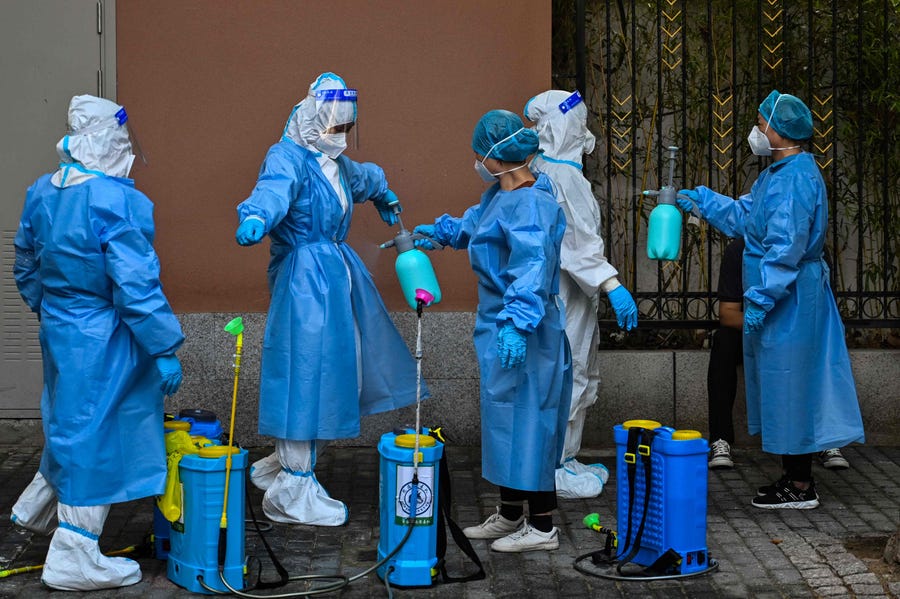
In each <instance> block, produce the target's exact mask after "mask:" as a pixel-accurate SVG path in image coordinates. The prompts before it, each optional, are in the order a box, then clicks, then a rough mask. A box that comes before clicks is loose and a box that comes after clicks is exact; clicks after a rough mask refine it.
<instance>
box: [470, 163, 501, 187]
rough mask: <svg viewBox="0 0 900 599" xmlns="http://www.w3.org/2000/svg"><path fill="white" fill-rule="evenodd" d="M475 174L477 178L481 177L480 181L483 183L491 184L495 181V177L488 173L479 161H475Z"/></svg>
mask: <svg viewBox="0 0 900 599" xmlns="http://www.w3.org/2000/svg"><path fill="white" fill-rule="evenodd" d="M475 172H476V173H478V176H479V177H481V180H482V181H484V182H485V183H493V182H494V181H496V180H497V179H496V177H494V173H492V172H491V171H489V170H488V168H487V167H486V166H484V163H483V162H481V161H480V160H476V161H475Z"/></svg>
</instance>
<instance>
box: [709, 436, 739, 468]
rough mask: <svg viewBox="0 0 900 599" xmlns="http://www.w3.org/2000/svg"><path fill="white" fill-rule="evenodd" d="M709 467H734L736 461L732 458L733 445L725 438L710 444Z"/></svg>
mask: <svg viewBox="0 0 900 599" xmlns="http://www.w3.org/2000/svg"><path fill="white" fill-rule="evenodd" d="M709 467H710V468H734V462H733V461H732V460H731V445H729V444H728V441H726V440H725V439H719V440H717V441H713V443H712V445H710V446H709Z"/></svg>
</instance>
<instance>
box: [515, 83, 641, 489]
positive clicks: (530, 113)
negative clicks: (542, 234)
mask: <svg viewBox="0 0 900 599" xmlns="http://www.w3.org/2000/svg"><path fill="white" fill-rule="evenodd" d="M524 114H525V118H527V119H528V120H530V121H533V122H534V123H536V126H535V130H536V131H537V133H538V135H539V137H540V143H541V147H540V153H539V154H538V155H537V156H535V158H534V160H533V161H532V163H531V170H532V171H534V172H535V173H536V174H537V173H544V174H546V175H547V176H549V177H550V179H552V180H553V183H554V185H555V187H556V200H557V202H558V203H559V205H560V206H561V207H562V209H563V211H564V212H565V215H566V232H565V236H564V237H563V241H562V253H561V256H560V261H561V267H562V272H561V274H560V280H559V294H560V297H561V298H562V300H563V303H564V304H565V307H566V336H567V337H568V338H569V344H570V345H571V347H572V371H573V384H572V401H571V404H570V408H569V422H568V426H567V429H566V438H565V445H564V448H563V454H562V456H560V466H559V468H558V469H557V470H556V492H557V495H559V496H560V497H562V498H566V499H573V498H587V497H596V496H597V495H599V494H600V492H601V491H602V490H603V485H604V484H605V483H606V481H607V479H608V478H609V471H608V470H607V469H606V467H605V466H603V465H602V464H592V465H585V464H582V463H580V462H579V461H578V460H576V459H575V456H576V455H577V454H578V452H579V450H580V449H581V435H582V430H583V429H584V421H585V416H586V414H587V409H588V408H589V407H590V406H591V405H593V404H594V402H595V401H596V400H597V389H598V385H599V383H600V375H599V364H598V342H599V336H600V330H599V327H598V326H597V310H598V308H599V301H600V299H599V298H600V292H601V291H603V292H605V293H610V292H612V291H614V290H615V289H617V288H619V287H620V286H621V284H620V283H619V280H618V279H617V278H616V277H617V275H618V271H617V270H616V269H615V268H614V267H613V266H612V265H611V264H610V263H609V261H608V260H607V259H606V256H605V254H604V243H603V237H602V236H601V234H600V207H599V206H598V205H597V200H596V199H595V198H594V194H593V192H592V191H591V184H590V182H589V181H588V180H587V179H586V178H585V177H584V175H583V174H582V155H583V154H590V153H591V152H592V151H593V149H594V135H593V134H592V133H591V132H590V131H589V130H588V128H587V108H586V107H585V104H584V102H582V101H581V97H580V95H578V94H577V93H575V94H572V93H571V92H565V91H558V90H551V91H547V92H544V93H542V94H539V95H537V96H535V97H534V98H532V99H531V100H529V101H528V103H527V104H526V105H525V110H524ZM624 291H625V290H624V288H622V291H620V292H619V293H622V292H624ZM626 293H627V292H626ZM622 295H625V294H624V293H622ZM627 295H628V299H629V300H630V294H627ZM630 301H631V307H632V308H633V311H634V312H633V316H632V318H633V319H634V321H635V322H636V315H637V309H636V307H634V305H633V304H634V302H633V300H630ZM617 315H618V316H620V323H621V320H622V319H621V315H619V313H618V310H617ZM629 328H630V327H629Z"/></svg>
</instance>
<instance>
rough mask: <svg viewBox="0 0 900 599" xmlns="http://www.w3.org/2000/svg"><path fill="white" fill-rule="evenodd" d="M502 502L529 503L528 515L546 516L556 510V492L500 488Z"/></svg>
mask: <svg viewBox="0 0 900 599" xmlns="http://www.w3.org/2000/svg"><path fill="white" fill-rule="evenodd" d="M500 501H501V502H507V503H514V502H518V501H527V502H528V513H529V514H531V515H532V516H534V515H535V514H546V513H548V512H552V511H553V510H555V509H556V491H521V490H519V489H510V488H509V487H500Z"/></svg>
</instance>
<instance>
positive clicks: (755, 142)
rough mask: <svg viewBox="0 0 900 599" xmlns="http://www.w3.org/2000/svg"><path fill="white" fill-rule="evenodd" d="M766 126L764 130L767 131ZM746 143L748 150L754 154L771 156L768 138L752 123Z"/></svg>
mask: <svg viewBox="0 0 900 599" xmlns="http://www.w3.org/2000/svg"><path fill="white" fill-rule="evenodd" d="M768 129H769V128H768V127H766V130H767V131H768ZM747 143H748V144H750V151H751V152H753V154H754V155H756V156H771V155H772V150H771V149H770V148H769V138H768V137H766V134H765V133H763V132H762V131H761V130H760V128H759V126H757V125H753V129H752V130H751V131H750V135H748V136H747Z"/></svg>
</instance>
